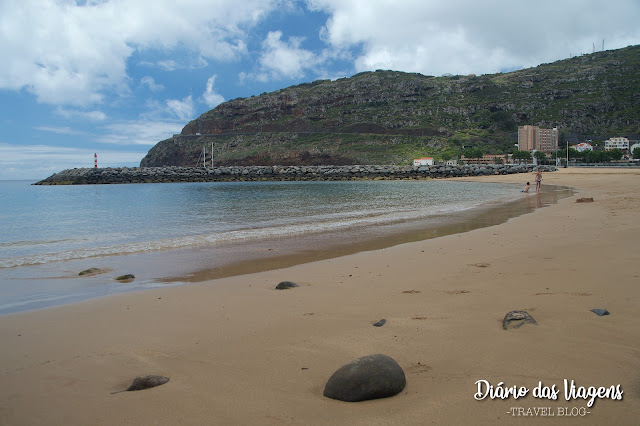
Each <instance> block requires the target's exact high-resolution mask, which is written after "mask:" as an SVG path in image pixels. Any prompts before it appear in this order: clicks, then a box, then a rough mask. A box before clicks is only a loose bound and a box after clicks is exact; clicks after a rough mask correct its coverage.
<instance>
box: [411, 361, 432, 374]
mask: <svg viewBox="0 0 640 426" xmlns="http://www.w3.org/2000/svg"><path fill="white" fill-rule="evenodd" d="M430 370H433V367H431V366H429V365H426V364H423V363H421V362H420V361H418V362H412V363H411V365H410V366H409V368H407V373H409V374H416V375H419V374H422V373H426V372H427V371H430Z"/></svg>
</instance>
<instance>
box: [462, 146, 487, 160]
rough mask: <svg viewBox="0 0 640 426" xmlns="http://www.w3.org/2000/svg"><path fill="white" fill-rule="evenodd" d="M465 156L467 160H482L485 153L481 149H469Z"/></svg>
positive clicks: (465, 151) (464, 153)
mask: <svg viewBox="0 0 640 426" xmlns="http://www.w3.org/2000/svg"><path fill="white" fill-rule="evenodd" d="M463 155H464V156H465V157H467V158H482V156H483V155H484V152H482V150H481V149H480V148H467V149H465V150H464V152H463Z"/></svg>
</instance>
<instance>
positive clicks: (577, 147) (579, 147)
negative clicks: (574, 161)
mask: <svg viewBox="0 0 640 426" xmlns="http://www.w3.org/2000/svg"><path fill="white" fill-rule="evenodd" d="M571 148H573V149H575V150H576V151H578V152H584V151H593V145H591V144H590V143H587V142H582V143H579V144H578V145H572V146H571Z"/></svg>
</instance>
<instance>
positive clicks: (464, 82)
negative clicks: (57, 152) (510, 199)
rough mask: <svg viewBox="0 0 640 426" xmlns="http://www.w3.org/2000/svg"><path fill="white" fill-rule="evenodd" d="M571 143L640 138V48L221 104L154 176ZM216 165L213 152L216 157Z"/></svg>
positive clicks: (167, 144)
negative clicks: (209, 162)
mask: <svg viewBox="0 0 640 426" xmlns="http://www.w3.org/2000/svg"><path fill="white" fill-rule="evenodd" d="M524 124H533V125H539V126H542V127H556V126H557V127H558V128H559V130H560V132H561V140H562V141H564V140H565V139H569V140H570V141H577V140H578V139H582V138H589V139H595V140H602V139H606V138H608V137H611V136H627V137H629V138H630V139H640V137H639V134H640V46H630V47H627V48H623V49H618V50H610V51H604V52H597V53H593V54H590V55H583V56H579V57H574V58H571V59H566V60H562V61H557V62H554V63H550V64H542V65H539V66H537V67H535V68H528V69H524V70H519V71H515V72H510V73H500V74H490V75H482V76H475V75H469V76H442V77H433V76H425V75H421V74H416V73H403V72H397V71H375V72H364V73H360V74H357V75H354V76H353V77H350V78H341V79H338V80H335V81H330V80H318V81H315V82H312V83H303V84H300V85H297V86H292V87H288V88H285V89H281V90H278V91H275V92H271V93H263V94H262V95H259V96H252V97H250V98H239V99H234V100H231V101H228V102H224V103H222V104H220V105H218V106H217V107H216V108H214V109H213V110H211V111H208V112H206V113H204V114H202V115H201V116H200V117H198V118H197V119H195V120H193V121H191V122H190V123H188V124H187V125H186V126H185V127H184V129H183V130H182V133H181V134H180V135H174V136H173V137H171V138H169V139H166V140H164V141H161V142H159V143H158V144H157V145H155V146H154V147H153V148H152V149H151V150H150V151H149V153H148V154H147V156H146V157H145V158H144V159H143V160H142V162H141V165H142V166H166V165H195V164H196V163H197V161H198V157H199V156H200V155H201V154H200V153H201V152H202V148H203V146H205V147H206V149H207V152H208V153H209V152H210V149H211V144H214V157H215V163H216V164H218V165H232V164H243V165H274V164H283V165H285V164H316V165H320V164H391V163H395V164H408V163H409V162H411V161H412V160H413V158H416V157H421V156H433V157H436V158H451V157H455V156H457V155H459V154H460V153H461V152H462V150H463V149H464V148H468V147H471V146H472V147H474V148H480V149H481V150H482V151H483V152H485V153H487V154H504V153H507V152H511V151H512V150H513V148H514V143H516V142H517V136H516V135H517V127H518V126H519V125H524ZM208 155H209V154H208Z"/></svg>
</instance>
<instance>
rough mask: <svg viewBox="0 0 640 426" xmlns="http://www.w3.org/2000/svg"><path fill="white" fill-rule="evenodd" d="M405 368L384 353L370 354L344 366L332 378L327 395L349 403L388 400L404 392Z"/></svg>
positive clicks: (327, 388)
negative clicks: (378, 399) (379, 399)
mask: <svg viewBox="0 0 640 426" xmlns="http://www.w3.org/2000/svg"><path fill="white" fill-rule="evenodd" d="M406 384H407V379H406V377H405V375H404V371H403V370H402V367H400V365H398V363H397V362H396V361H395V360H394V359H393V358H391V357H389V356H387V355H383V354H375V355H367V356H363V357H361V358H358V359H355V360H353V361H351V362H350V363H348V364H346V365H343V366H342V367H340V368H339V369H338V370H336V372H335V373H333V375H332V376H331V377H330V378H329V381H328V382H327V384H326V386H325V388H324V396H326V397H327V398H332V399H337V400H340V401H346V402H358V401H366V400H369V399H377V398H387V397H390V396H393V395H396V394H398V393H400V392H402V390H403V389H404V387H405V385H406Z"/></svg>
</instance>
